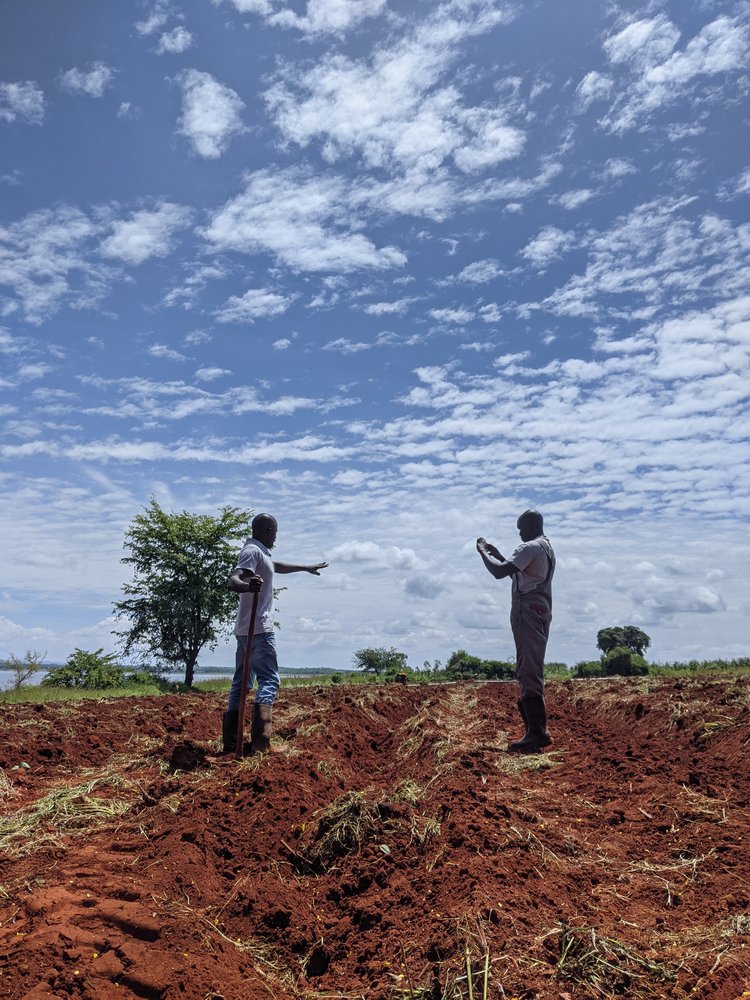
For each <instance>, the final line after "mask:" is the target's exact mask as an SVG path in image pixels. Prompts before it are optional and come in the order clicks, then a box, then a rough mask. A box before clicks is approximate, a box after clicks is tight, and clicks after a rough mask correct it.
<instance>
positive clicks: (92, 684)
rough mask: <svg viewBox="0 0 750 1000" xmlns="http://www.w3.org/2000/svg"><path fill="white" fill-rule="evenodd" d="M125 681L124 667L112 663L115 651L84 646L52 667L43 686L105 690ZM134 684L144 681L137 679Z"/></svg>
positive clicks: (120, 685)
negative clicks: (110, 651) (62, 662)
mask: <svg viewBox="0 0 750 1000" xmlns="http://www.w3.org/2000/svg"><path fill="white" fill-rule="evenodd" d="M130 676H131V677H136V676H139V675H138V674H131V675H130ZM145 676H148V675H145ZM152 681H153V678H152V677H150V676H149V683H151V682H152ZM126 683H127V682H126V676H125V668H124V667H121V666H118V664H116V663H115V655H114V653H107V654H104V649H97V650H96V651H95V652H93V653H92V652H89V651H88V650H86V649H75V650H74V651H73V652H72V653H71V654H70V656H69V657H68V659H67V661H66V662H65V663H64V664H63V666H61V667H53V668H52V669H51V670H50V671H49V672H48V673H47V676H46V677H45V678H44V680H43V681H42V686H43V687H71V688H88V689H90V690H91V689H97V690H104V689H106V688H117V687H124V686H125V684H126ZM135 683H145V681H140V680H138V681H136V682H135Z"/></svg>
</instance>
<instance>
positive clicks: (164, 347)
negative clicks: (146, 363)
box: [148, 344, 189, 361]
mask: <svg viewBox="0 0 750 1000" xmlns="http://www.w3.org/2000/svg"><path fill="white" fill-rule="evenodd" d="M148 353H149V354H150V355H151V357H152V358H164V359H166V360H167V361H188V360H189V359H188V358H186V357H185V355H184V354H180V352H179V351H176V350H175V349H174V348H173V347H170V346H169V345H168V344H152V345H151V346H150V347H149V348H148Z"/></svg>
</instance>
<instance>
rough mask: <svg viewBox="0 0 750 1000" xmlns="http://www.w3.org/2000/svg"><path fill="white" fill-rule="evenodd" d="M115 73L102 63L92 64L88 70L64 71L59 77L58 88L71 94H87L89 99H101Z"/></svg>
mask: <svg viewBox="0 0 750 1000" xmlns="http://www.w3.org/2000/svg"><path fill="white" fill-rule="evenodd" d="M114 75H115V71H114V70H113V69H112V68H111V67H110V66H107V65H106V64H105V63H103V62H95V63H92V64H91V65H90V66H89V68H88V69H78V68H76V67H74V68H73V69H69V70H66V72H65V73H61V74H60V76H59V81H60V86H61V87H62V88H63V90H67V91H68V92H69V93H71V94H87V95H88V96H89V97H103V96H104V91H105V90H106V89H107V87H108V86H109V85H110V83H111V82H112V78H113V77H114Z"/></svg>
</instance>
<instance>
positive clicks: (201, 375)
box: [195, 368, 232, 382]
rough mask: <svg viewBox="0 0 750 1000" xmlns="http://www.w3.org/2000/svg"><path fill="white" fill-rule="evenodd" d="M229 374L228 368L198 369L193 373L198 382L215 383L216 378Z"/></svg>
mask: <svg viewBox="0 0 750 1000" xmlns="http://www.w3.org/2000/svg"><path fill="white" fill-rule="evenodd" d="M231 374H232V373H231V371H230V370H229V369H228V368H199V369H198V370H197V371H196V373H195V379H196V381H198V382H215V381H216V379H217V378H223V377H224V376H225V375H231Z"/></svg>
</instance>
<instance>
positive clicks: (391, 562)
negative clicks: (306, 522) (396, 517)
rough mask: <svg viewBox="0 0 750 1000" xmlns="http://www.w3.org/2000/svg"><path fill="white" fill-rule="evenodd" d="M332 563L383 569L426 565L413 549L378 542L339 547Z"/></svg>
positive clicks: (334, 551)
mask: <svg viewBox="0 0 750 1000" xmlns="http://www.w3.org/2000/svg"><path fill="white" fill-rule="evenodd" d="M329 558H330V561H331V562H334V561H335V562H337V563H348V564H360V565H362V566H369V567H379V568H382V569H411V570H414V569H420V568H421V567H422V566H423V565H424V563H423V561H422V560H421V559H420V558H419V557H418V556H417V554H416V552H415V551H414V550H413V549H409V548H405V549H402V548H399V547H398V546H396V545H383V544H380V543H378V542H358V541H354V540H353V541H351V542H346V543H344V544H343V545H337V546H336V547H335V548H334V549H332V550H331V553H330V556H329Z"/></svg>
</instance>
